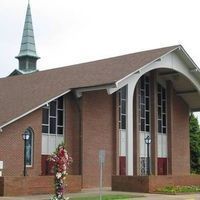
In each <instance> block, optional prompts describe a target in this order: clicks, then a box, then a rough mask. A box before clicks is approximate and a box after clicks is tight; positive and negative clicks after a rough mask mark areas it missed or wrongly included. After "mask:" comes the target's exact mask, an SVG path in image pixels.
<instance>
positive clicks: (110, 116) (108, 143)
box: [0, 73, 190, 188]
mask: <svg viewBox="0 0 200 200" xmlns="http://www.w3.org/2000/svg"><path fill="white" fill-rule="evenodd" d="M153 79H155V75H154V74H153V73H152V75H151V81H152V83H155V80H153ZM155 87H156V86H155V85H154V87H152V91H155ZM167 94H168V95H167V96H168V99H167V102H168V105H167V110H168V112H167V115H168V125H167V126H168V174H172V175H187V174H189V172H190V162H189V161H190V156H189V123H188V117H189V109H188V106H187V105H186V104H185V102H184V101H183V100H182V99H181V98H180V97H179V96H177V95H176V93H175V90H174V89H173V85H172V84H171V83H167ZM117 98H118V97H117V95H116V94H112V95H108V94H107V92H106V90H100V91H91V92H84V93H83V94H82V97H81V98H79V99H77V98H76V97H75V95H74V94H72V93H69V94H67V95H65V142H66V144H67V149H68V151H69V153H70V155H71V156H72V158H73V165H72V167H71V169H70V174H72V175H82V187H83V188H92V187H98V184H99V161H98V159H99V157H98V152H99V150H100V149H104V150H106V161H105V166H104V186H111V177H112V175H118V173H119V157H118V154H119V153H118V151H119V149H118V147H119V138H118V134H119V129H118V120H119V119H118V118H119V116H118V105H117V102H118V101H117ZM151 98H152V99H154V101H153V103H155V102H156V96H155V94H152V97H151ZM137 99H138V97H137V89H136V92H135V94H134V102H133V104H134V110H137V112H135V113H134V121H133V123H134V133H133V134H134V147H133V148H134V159H133V161H134V174H135V175H139V127H138V122H139V120H138V118H137V114H136V113H138V102H136V100H137ZM151 107H152V114H154V115H155V114H156V109H155V107H153V105H151ZM151 117H152V118H153V116H151ZM41 122H42V112H41V109H38V110H37V111H35V112H33V113H31V114H29V115H27V116H26V117H23V118H21V119H19V120H17V121H16V122H14V123H12V124H10V125H9V126H6V127H5V128H3V133H2V134H0V147H1V148H0V160H3V161H4V170H3V175H4V176H22V173H23V146H24V144H23V140H22V133H23V132H24V130H25V129H26V128H28V127H31V128H32V129H33V131H34V159H33V166H32V167H30V168H27V169H28V170H27V171H28V175H29V176H39V175H41V138H42V137H41ZM151 123H152V124H154V129H152V131H154V135H153V137H152V139H153V140H155V139H156V138H155V137H156V126H157V125H156V120H155V119H154V120H153V119H152V121H151ZM177 144H178V145H177ZM152 145H154V146H153V147H152V156H154V158H153V159H152V160H153V162H152V164H153V166H152V172H153V174H155V175H156V173H157V172H156V171H157V169H156V163H157V157H156V155H157V147H156V145H157V141H156V140H155V142H154V143H152ZM16 158H17V159H16Z"/></svg>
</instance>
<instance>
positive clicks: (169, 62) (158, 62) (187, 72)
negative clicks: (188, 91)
mask: <svg viewBox="0 0 200 200" xmlns="http://www.w3.org/2000/svg"><path fill="white" fill-rule="evenodd" d="M176 50H180V51H181V50H182V51H183V53H184V55H185V56H186V57H187V59H189V61H190V62H191V64H192V66H193V69H192V70H191V69H190V68H189V67H188V66H187V65H186V64H185V63H184V62H183V61H181V59H180V58H179V57H178V56H177V55H176V54H175V53H174V51H176ZM160 68H168V69H173V70H175V71H177V72H179V73H181V74H183V75H184V76H185V77H187V78H188V79H189V80H190V81H191V82H192V83H193V85H194V86H195V88H196V89H197V91H198V92H199V93H200V78H199V79H197V77H196V76H194V74H193V73H194V71H195V72H196V73H199V77H200V70H199V68H198V67H197V65H196V64H195V63H194V61H193V60H192V59H191V58H190V57H189V55H188V54H187V53H186V51H185V50H184V49H183V48H182V47H181V46H180V47H177V48H175V49H174V50H172V51H169V52H168V53H166V54H164V55H163V56H161V57H159V58H157V59H155V60H154V61H152V62H150V63H148V64H147V65H145V66H143V67H141V68H140V69H139V70H137V71H135V72H133V73H131V74H129V75H127V76H126V77H124V78H122V79H121V80H119V81H117V82H116V88H109V89H107V92H108V94H112V93H114V92H116V91H117V90H119V89H120V88H122V87H124V86H125V85H127V84H128V83H129V82H130V81H131V80H132V79H134V80H135V81H134V82H135V83H137V82H138V80H139V78H140V77H141V76H142V75H144V74H146V73H147V72H149V71H151V70H154V69H160Z"/></svg>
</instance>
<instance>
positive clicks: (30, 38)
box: [16, 1, 39, 73]
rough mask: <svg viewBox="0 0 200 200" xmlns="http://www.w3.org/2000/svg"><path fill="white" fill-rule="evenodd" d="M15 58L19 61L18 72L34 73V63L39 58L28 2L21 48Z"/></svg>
mask: <svg viewBox="0 0 200 200" xmlns="http://www.w3.org/2000/svg"><path fill="white" fill-rule="evenodd" d="M16 58H17V59H18V60H19V70H20V71H22V73H23V72H24V73H29V72H33V71H36V63H37V60H38V59H39V57H38V56H37V53H36V48H35V39H34V32H33V24H32V16H31V7H30V2H29V1H28V6H27V11H26V18H25V23H24V30H23V35H22V41H21V48H20V52H19V55H18V56H17V57H16Z"/></svg>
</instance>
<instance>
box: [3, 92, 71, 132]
mask: <svg viewBox="0 0 200 200" xmlns="http://www.w3.org/2000/svg"><path fill="white" fill-rule="evenodd" d="M70 91H71V90H67V91H65V92H63V93H62V94H60V95H58V96H55V97H53V98H51V99H50V100H48V101H45V102H44V103H42V104H40V105H39V106H37V107H35V108H33V109H31V110H29V111H28V112H26V113H23V114H22V115H20V116H18V117H16V118H14V119H12V120H10V121H8V122H6V123H5V124H3V125H2V126H0V132H3V128H4V127H6V126H8V125H9V124H11V123H13V122H15V121H17V120H18V119H21V118H22V117H25V116H26V115H28V114H30V113H32V112H34V111H36V110H37V109H39V108H41V107H43V106H44V105H46V104H48V103H50V102H51V101H53V100H55V99H57V98H59V97H61V96H63V95H65V94H67V93H69V92H70ZM41 124H42V122H41Z"/></svg>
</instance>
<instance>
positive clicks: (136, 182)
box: [112, 175, 200, 193]
mask: <svg viewBox="0 0 200 200" xmlns="http://www.w3.org/2000/svg"><path fill="white" fill-rule="evenodd" d="M169 185H171V186H173V185H181V186H185V185H186V186H190V185H197V186H199V185H200V176H199V175H181V176H178V175H174V176H173V175H167V176H113V177H112V190H114V191H126V192H150V193H151V192H156V190H157V189H159V188H162V187H165V186H169Z"/></svg>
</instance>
